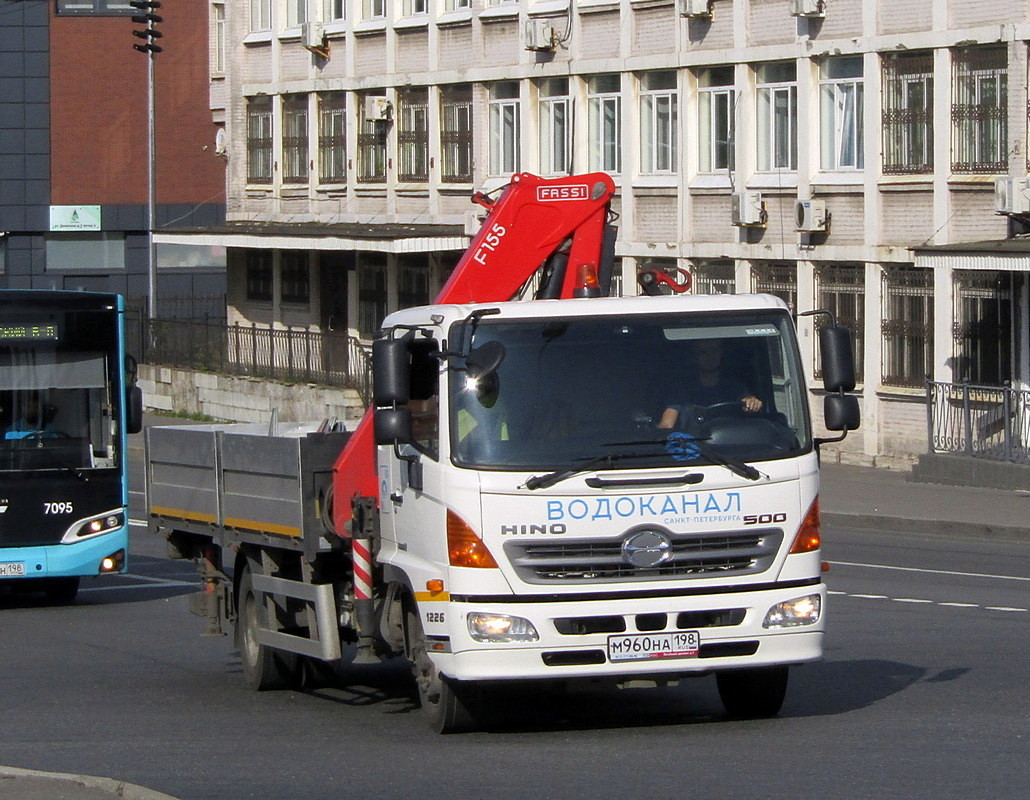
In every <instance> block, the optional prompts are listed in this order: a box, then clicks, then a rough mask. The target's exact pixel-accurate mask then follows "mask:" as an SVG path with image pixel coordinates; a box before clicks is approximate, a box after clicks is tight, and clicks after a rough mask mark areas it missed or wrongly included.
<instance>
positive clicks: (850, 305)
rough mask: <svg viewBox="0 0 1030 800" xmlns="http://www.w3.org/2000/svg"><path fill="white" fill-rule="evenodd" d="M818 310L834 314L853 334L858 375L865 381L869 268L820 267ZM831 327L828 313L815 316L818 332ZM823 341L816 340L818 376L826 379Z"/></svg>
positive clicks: (860, 265)
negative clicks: (866, 294) (867, 277)
mask: <svg viewBox="0 0 1030 800" xmlns="http://www.w3.org/2000/svg"><path fill="white" fill-rule="evenodd" d="M815 291H816V297H817V298H818V300H817V301H816V308H822V309H826V310H827V311H831V312H833V315H834V317H835V318H836V320H837V324H839V325H843V326H844V327H845V328H847V329H848V330H850V331H851V339H852V342H853V343H854V347H855V375H856V376H857V379H858V381H859V382H860V383H861V381H862V370H863V365H864V363H865V337H864V331H865V268H864V266H863V265H862V264H837V263H835V264H820V265H819V266H817V267H816V269H815ZM827 324H829V320H828V319H827V317H826V315H825V314H817V315H816V316H815V325H816V329H819V328H821V327H822V326H823V325H827ZM821 363H822V362H821V360H820V353H819V338H818V337H816V340H815V377H817V378H821V377H822V370H821Z"/></svg>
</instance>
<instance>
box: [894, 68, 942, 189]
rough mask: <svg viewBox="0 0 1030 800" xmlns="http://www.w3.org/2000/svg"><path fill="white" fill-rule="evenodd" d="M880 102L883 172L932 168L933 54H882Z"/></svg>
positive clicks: (929, 170) (912, 171)
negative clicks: (881, 92)
mask: <svg viewBox="0 0 1030 800" xmlns="http://www.w3.org/2000/svg"><path fill="white" fill-rule="evenodd" d="M882 102H883V118H882V122H883V126H882V127H883V171H884V173H885V174H887V175H906V174H920V173H926V172H933V55H932V54H931V53H897V54H894V55H890V56H885V57H884V60H883V97H882Z"/></svg>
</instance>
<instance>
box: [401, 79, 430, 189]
mask: <svg viewBox="0 0 1030 800" xmlns="http://www.w3.org/2000/svg"><path fill="white" fill-rule="evenodd" d="M397 101H398V102H397V105H398V109H397V148H398V151H399V152H398V154H397V155H398V159H397V160H398V168H397V180H399V181H404V182H406V183H426V182H427V181H428V180H429V90H428V89H425V88H421V89H408V90H405V91H403V92H400V93H399V94H398V96H397Z"/></svg>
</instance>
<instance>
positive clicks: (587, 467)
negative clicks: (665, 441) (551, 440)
mask: <svg viewBox="0 0 1030 800" xmlns="http://www.w3.org/2000/svg"><path fill="white" fill-rule="evenodd" d="M620 444H631V443H630V442H625V443H620ZM637 444H651V443H649V442H638V443H637ZM607 446H615V445H607ZM633 458H654V453H607V454H605V455H603V456H594V457H592V458H586V459H584V460H583V463H582V464H580V465H578V466H575V467H568V468H566V469H556V470H555V471H554V472H548V473H546V474H545V475H534V476H533V477H532V478H529V479H528V480H527V481H526V482H525V484H523V485H524V486H525V488H527V489H546V488H547V487H548V486H554V485H555V484H556V483H560V482H561V481H563V480H565V479H566V478H571V477H572V476H573V475H580V474H582V473H584V472H592V471H594V470H595V469H597V468H598V467H600V466H608V467H613V466H615V462H616V461H626V460H629V459H633Z"/></svg>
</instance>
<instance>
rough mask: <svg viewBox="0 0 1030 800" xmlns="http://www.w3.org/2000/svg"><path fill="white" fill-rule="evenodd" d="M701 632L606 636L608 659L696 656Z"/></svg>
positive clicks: (625, 659)
mask: <svg viewBox="0 0 1030 800" xmlns="http://www.w3.org/2000/svg"><path fill="white" fill-rule="evenodd" d="M700 646H701V634H700V633H698V632H697V631H670V632H668V633H632V634H626V635H624V636H609V637H608V660H609V661H611V662H619V661H651V660H655V659H661V658H697V651H698V648H699V647H700Z"/></svg>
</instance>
